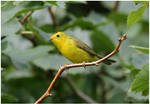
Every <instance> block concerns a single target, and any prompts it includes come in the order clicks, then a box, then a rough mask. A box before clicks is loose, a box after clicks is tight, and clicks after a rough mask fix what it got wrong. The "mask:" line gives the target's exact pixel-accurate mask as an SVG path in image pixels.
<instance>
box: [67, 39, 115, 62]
mask: <svg viewBox="0 0 150 104" xmlns="http://www.w3.org/2000/svg"><path fill="white" fill-rule="evenodd" d="M70 38H71V39H72V40H74V41H75V44H76V46H77V47H78V48H80V49H83V50H84V51H86V52H87V53H89V54H90V55H92V56H96V57H98V58H100V59H101V58H103V57H102V56H100V55H98V54H97V53H96V52H94V51H93V49H91V48H90V47H89V46H88V45H86V44H85V43H84V42H82V41H81V40H79V39H78V38H76V37H73V36H71V37H70ZM114 62H116V61H115V60H111V59H107V60H106V61H105V63H106V64H111V63H114Z"/></svg>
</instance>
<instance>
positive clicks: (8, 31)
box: [2, 18, 22, 36]
mask: <svg viewBox="0 0 150 104" xmlns="http://www.w3.org/2000/svg"><path fill="white" fill-rule="evenodd" d="M21 28H22V26H21V24H20V23H19V21H18V20H17V19H16V18H15V19H13V20H12V21H9V22H6V23H4V24H2V36H7V35H12V34H15V33H16V32H18V31H19V30H20V29H21Z"/></svg>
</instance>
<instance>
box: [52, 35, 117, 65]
mask: <svg viewBox="0 0 150 104" xmlns="http://www.w3.org/2000/svg"><path fill="white" fill-rule="evenodd" d="M50 40H51V41H52V43H53V44H54V45H55V46H56V47H57V49H58V50H59V51H60V53H61V54H62V55H64V56H65V57H66V58H67V59H69V60H70V61H71V62H72V63H82V62H91V61H96V60H99V59H101V58H102V56H100V55H98V54H96V53H95V52H94V50H93V49H91V48H90V47H89V46H88V45H86V44H85V43H84V42H82V41H81V40H79V39H78V38H76V37H73V36H69V35H67V34H65V33H64V32H57V33H55V34H53V35H52V36H51V37H50ZM103 62H104V63H105V64H107V65H110V64H111V63H114V62H115V61H114V60H111V59H107V60H105V61H103Z"/></svg>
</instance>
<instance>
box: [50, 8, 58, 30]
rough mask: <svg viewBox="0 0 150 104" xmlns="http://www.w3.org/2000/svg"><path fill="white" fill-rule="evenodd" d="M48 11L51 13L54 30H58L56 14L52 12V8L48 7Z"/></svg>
mask: <svg viewBox="0 0 150 104" xmlns="http://www.w3.org/2000/svg"><path fill="white" fill-rule="evenodd" d="M48 11H49V14H50V16H51V18H52V21H53V25H54V29H56V28H57V27H58V23H57V21H56V16H55V14H54V12H53V11H52V7H48Z"/></svg>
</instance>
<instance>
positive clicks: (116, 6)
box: [114, 1, 120, 11]
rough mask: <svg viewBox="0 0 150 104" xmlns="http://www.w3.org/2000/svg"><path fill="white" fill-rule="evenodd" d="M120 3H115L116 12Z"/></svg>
mask: <svg viewBox="0 0 150 104" xmlns="http://www.w3.org/2000/svg"><path fill="white" fill-rule="evenodd" d="M119 2H120V1H115V5H114V11H117V10H118V7H119Z"/></svg>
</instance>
